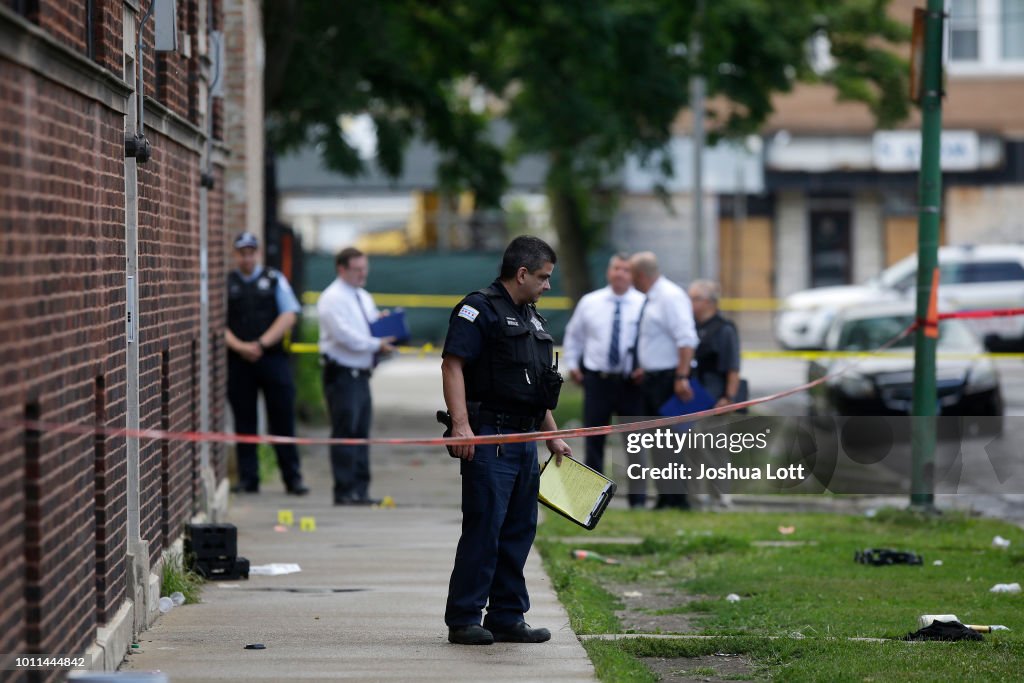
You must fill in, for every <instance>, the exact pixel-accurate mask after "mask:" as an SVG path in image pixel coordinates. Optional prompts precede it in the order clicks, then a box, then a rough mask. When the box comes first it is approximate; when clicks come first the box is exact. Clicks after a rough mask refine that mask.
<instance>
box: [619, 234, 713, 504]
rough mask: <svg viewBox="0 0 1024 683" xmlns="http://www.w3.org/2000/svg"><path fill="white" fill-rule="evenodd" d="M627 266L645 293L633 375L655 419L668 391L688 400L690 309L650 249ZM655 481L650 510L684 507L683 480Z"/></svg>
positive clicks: (692, 341)
mask: <svg viewBox="0 0 1024 683" xmlns="http://www.w3.org/2000/svg"><path fill="white" fill-rule="evenodd" d="M630 267H631V269H632V272H633V284H634V286H635V287H636V288H637V289H638V290H639V291H641V292H643V293H644V294H645V295H646V296H647V299H646V301H645V302H644V307H643V310H642V311H641V313H640V324H639V325H638V329H637V340H636V345H635V349H636V350H635V352H634V355H635V358H636V361H635V365H636V367H634V368H633V379H634V381H635V382H637V383H638V384H639V386H640V391H641V394H642V395H643V401H644V412H643V414H644V415H648V416H651V417H657V416H658V415H659V411H660V409H661V406H662V405H663V404H664V403H665V401H667V400H668V399H669V397H671V396H672V395H673V394H675V395H676V396H678V397H679V398H680V400H682V401H689V400H690V399H692V398H693V389H691V387H690V371H691V365H692V361H693V353H694V349H696V348H697V343H698V338H697V330H696V328H695V325H694V320H693V307H692V304H691V302H690V297H689V296H687V294H686V292H685V291H684V290H683V289H682V288H681V287H680V286H679V285H677V284H675V283H674V282H672V281H671V280H669V279H668V278H667V277H665V276H663V275H661V273H660V272H659V270H658V259H657V257H656V256H655V255H654V254H653V253H651V252H649V251H646V252H641V253H639V254H634V255H633V257H632V258H631V259H630ZM652 456H653V458H654V460H655V463H654V464H655V466H656V467H657V466H662V465H663V464H667V462H665V458H666V457H668V456H667V455H666V453H665V452H659V451H654V452H653V454H652ZM657 484H658V502H657V504H656V505H655V508H657V509H664V508H680V509H684V510H686V509H689V507H690V503H689V501H688V500H687V498H686V493H685V492H684V491H685V484H683V483H682V482H668V481H666V480H658V482H657ZM680 489H682V490H680Z"/></svg>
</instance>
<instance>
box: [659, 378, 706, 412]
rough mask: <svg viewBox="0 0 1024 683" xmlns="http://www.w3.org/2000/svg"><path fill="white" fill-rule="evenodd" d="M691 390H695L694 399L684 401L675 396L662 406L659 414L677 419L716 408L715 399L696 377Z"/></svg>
mask: <svg viewBox="0 0 1024 683" xmlns="http://www.w3.org/2000/svg"><path fill="white" fill-rule="evenodd" d="M690 388H691V389H693V398H691V399H690V400H689V401H684V400H682V399H681V398H679V397H678V396H676V395H675V394H672V396H671V397H670V398H669V399H668V400H667V401H665V402H664V403H663V404H661V408H659V409H658V414H659V415H661V416H662V417H675V416H676V415H689V414H690V413H699V412H700V411H702V410H708V409H709V408H714V407H715V399H714V398H713V397H712V396H711V394H709V393H708V392H707V389H705V388H704V385H703V384H701V383H700V382H698V381H697V378H696V377H691V378H690Z"/></svg>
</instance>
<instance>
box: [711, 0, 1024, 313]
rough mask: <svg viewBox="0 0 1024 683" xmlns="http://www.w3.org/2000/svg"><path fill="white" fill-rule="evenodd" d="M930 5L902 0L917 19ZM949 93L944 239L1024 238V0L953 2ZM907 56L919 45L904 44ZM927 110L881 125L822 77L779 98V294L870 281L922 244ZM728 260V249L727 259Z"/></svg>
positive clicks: (900, 12) (771, 177)
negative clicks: (841, 98) (840, 98)
mask: <svg viewBox="0 0 1024 683" xmlns="http://www.w3.org/2000/svg"><path fill="white" fill-rule="evenodd" d="M921 4H923V3H918V2H914V1H913V0H893V2H892V3H891V4H890V8H889V11H890V14H891V15H892V16H893V17H895V18H897V19H899V20H901V21H904V22H906V23H907V24H908V25H909V24H910V23H911V20H912V17H913V9H914V7H915V6H919V5H921ZM949 8H950V12H949V17H948V18H947V20H946V26H947V31H946V40H945V43H946V44H945V66H944V74H945V88H946V92H945V97H944V99H943V112H942V124H943V137H942V153H941V157H942V167H943V197H942V239H943V242H944V243H950V244H960V243H998V242H1010V241H1020V240H1022V239H1024V216H1022V215H1021V213H1020V212H1019V211H1017V210H1015V207H1019V206H1020V205H1021V203H1022V202H1024V119H1022V118H1021V116H1020V114H1019V112H1020V111H1021V109H1022V108H1024V5H1022V4H1021V3H1019V2H1009V1H1005V0H951V2H950V5H949ZM903 49H904V52H905V53H907V54H909V48H908V47H906V46H904V48H903ZM919 157H920V116H919V115H918V112H917V111H916V110H915V111H914V113H913V115H912V116H911V117H910V118H909V119H908V120H907V121H905V122H904V123H903V124H901V125H900V126H899V127H898V129H896V130H878V129H877V128H876V126H875V123H874V120H873V118H872V116H871V114H870V112H869V111H868V109H867V107H865V106H863V105H859V104H854V103H840V102H837V101H836V99H835V92H834V91H833V90H831V89H830V88H826V87H823V86H809V85H804V86H798V87H797V88H796V89H795V90H794V91H793V92H792V93H788V94H786V95H783V96H779V97H777V98H776V100H775V113H774V114H773V115H772V117H771V118H770V119H769V121H768V122H767V124H766V127H765V130H764V164H765V186H766V190H767V194H768V197H767V199H768V201H767V203H766V206H765V207H764V209H763V211H762V213H763V216H762V217H761V220H765V219H769V220H771V222H772V225H773V231H774V236H773V241H774V249H773V261H772V271H773V278H772V284H773V287H774V292H773V294H774V295H775V296H786V295H788V294H790V293H792V292H794V291H797V290H800V289H803V288H806V287H817V286H826V285H834V284H847V283H853V282H861V281H864V280H866V279H867V278H869V277H871V276H873V275H875V274H877V273H878V272H879V271H880V270H882V269H883V268H885V267H886V266H888V265H890V264H892V263H893V262H895V261H897V260H899V259H900V258H902V257H904V256H906V255H908V254H911V253H913V252H914V251H915V250H916V248H917V204H918V201H917V195H918V189H917V183H918V174H917V167H918V159H919ZM723 258H724V257H723Z"/></svg>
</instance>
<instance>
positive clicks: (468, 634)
mask: <svg viewBox="0 0 1024 683" xmlns="http://www.w3.org/2000/svg"><path fill="white" fill-rule="evenodd" d="M448 642H449V643H455V644H456V645H490V644H491V643H493V642H494V636H493V635H491V632H490V631H488V630H487V629H485V628H484V627H483V626H478V625H476V624H470V625H469V626H449V627H448Z"/></svg>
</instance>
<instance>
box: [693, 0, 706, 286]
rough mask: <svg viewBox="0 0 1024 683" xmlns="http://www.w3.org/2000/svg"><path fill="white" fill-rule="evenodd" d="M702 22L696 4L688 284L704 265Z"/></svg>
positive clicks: (701, 1) (701, 5)
mask: <svg viewBox="0 0 1024 683" xmlns="http://www.w3.org/2000/svg"><path fill="white" fill-rule="evenodd" d="M703 18H704V0H698V1H697V15H696V19H695V21H694V26H693V34H692V38H691V40H690V45H691V46H692V47H693V52H692V54H691V57H690V63H691V64H692V65H693V75H692V76H691V77H690V109H691V110H692V111H693V244H694V248H693V258H692V260H691V263H692V268H693V273H692V275H691V276H690V279H691V280H696V279H697V278H702V277H705V276H706V273H705V269H706V266H707V264H706V263H705V258H704V242H705V236H704V89H705V88H704V76H703V75H701V72H700V68H701V67H700V60H701V51H702V50H703V45H702V44H701V30H702V27H701V26H700V25H699V24H700V22H701V21H702V20H703Z"/></svg>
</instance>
